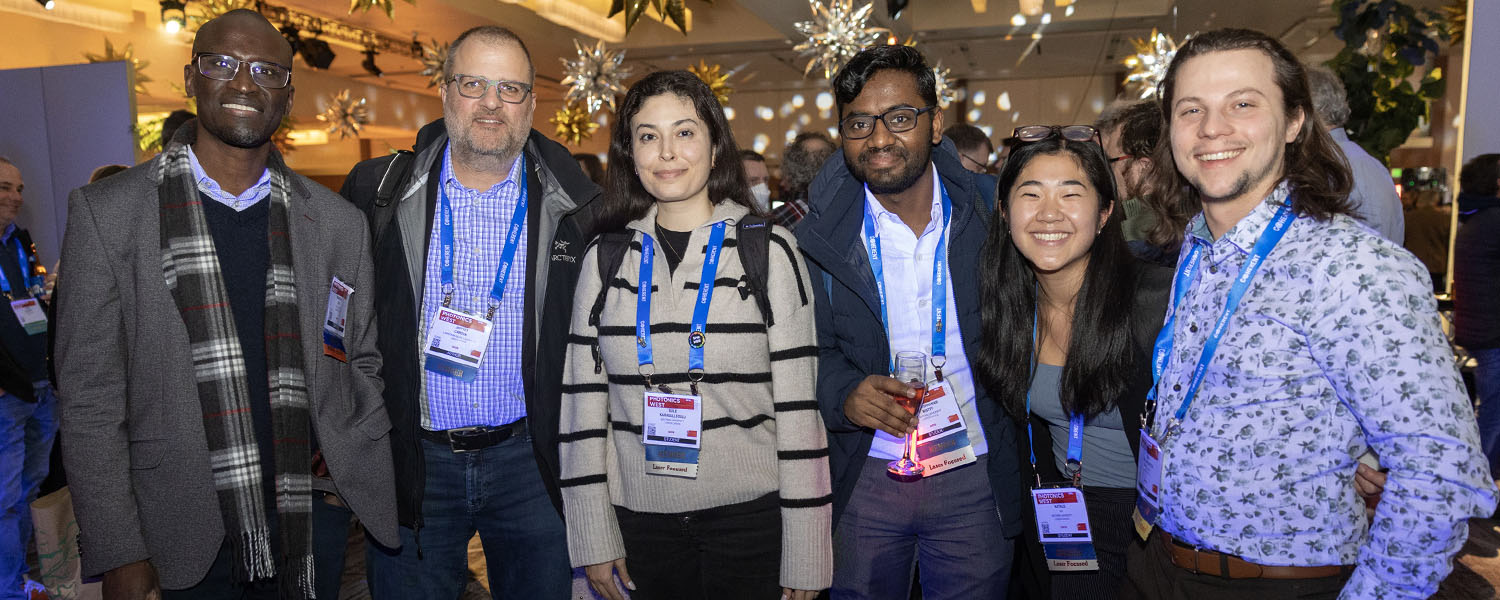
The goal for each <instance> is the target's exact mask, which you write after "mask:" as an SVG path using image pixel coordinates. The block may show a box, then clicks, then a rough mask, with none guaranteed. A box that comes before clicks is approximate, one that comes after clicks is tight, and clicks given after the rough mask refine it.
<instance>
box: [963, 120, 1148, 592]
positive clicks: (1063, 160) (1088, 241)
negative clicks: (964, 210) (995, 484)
mask: <svg viewBox="0 0 1500 600" xmlns="http://www.w3.org/2000/svg"><path fill="white" fill-rule="evenodd" d="M1016 137H1017V138H1019V139H1020V140H1021V142H1022V143H1020V144H1018V145H1017V146H1016V148H1015V149H1014V150H1013V151H1012V152H1011V155H1010V159H1009V160H1007V161H1006V163H1005V166H1004V168H1003V169H1001V171H1000V177H999V190H998V193H997V194H996V197H997V199H998V207H997V210H996V211H995V217H994V218H995V222H994V223H993V224H992V225H991V227H990V233H989V239H988V241H987V243H986V245H985V249H984V260H983V262H982V263H981V264H983V265H984V267H983V269H982V271H981V288H980V289H981V292H982V294H983V296H982V297H983V298H984V302H983V303H982V306H983V308H982V311H983V312H982V317H983V322H984V329H983V330H984V337H983V351H982V352H980V353H978V354H979V356H978V360H976V361H974V364H975V370H976V373H978V374H979V375H980V376H981V377H982V378H983V379H984V381H985V385H986V386H987V387H988V389H989V390H990V393H991V394H992V395H993V396H994V397H995V398H996V399H997V400H998V401H999V402H1001V403H1002V404H1003V405H1004V407H1005V409H1006V410H1007V411H1008V412H1009V413H1010V414H1011V415H1012V416H1014V417H1015V418H1017V419H1018V420H1023V421H1026V422H1027V429H1028V431H1029V432H1031V433H1030V435H1029V438H1030V440H1029V441H1030V443H1031V448H1032V452H1030V453H1029V454H1030V455H1033V456H1035V459H1033V460H1032V464H1033V465H1034V468H1033V471H1034V473H1033V474H1032V475H1031V476H1030V479H1031V480H1032V483H1033V484H1034V485H1039V484H1040V483H1042V482H1062V483H1064V484H1066V485H1069V486H1071V487H1081V489H1082V491H1083V497H1084V500H1085V504H1086V506H1087V514H1088V518H1089V523H1090V528H1091V529H1092V535H1093V547H1094V550H1095V551H1096V553H1097V555H1098V570H1097V571H1076V572H1054V573H1053V574H1052V577H1051V578H1050V579H1051V587H1052V597H1053V598H1115V597H1117V595H1118V593H1119V591H1120V588H1121V586H1122V585H1123V583H1124V581H1125V549H1126V547H1127V546H1128V544H1129V543H1130V542H1131V537H1132V536H1133V535H1134V533H1133V531H1132V527H1131V512H1132V510H1133V507H1134V502H1135V452H1136V451H1137V434H1138V429H1139V427H1140V415H1141V411H1142V408H1143V404H1144V402H1145V397H1146V391H1147V390H1148V389H1149V388H1150V386H1151V373H1150V370H1149V364H1148V361H1149V354H1150V346H1151V343H1152V341H1153V339H1154V337H1155V335H1156V331H1157V329H1158V328H1159V327H1160V325H1161V322H1162V317H1163V314H1164V313H1165V311H1166V296H1167V291H1168V288H1169V286H1170V285H1171V271H1170V270H1167V269H1163V268H1160V267H1152V266H1148V265H1146V264H1145V263H1142V262H1139V261H1138V260H1136V259H1135V258H1134V257H1133V256H1132V255H1131V253H1130V250H1129V248H1128V247H1127V246H1126V243H1125V238H1124V236H1123V234H1122V233H1121V228H1120V221H1121V220H1122V218H1121V217H1123V213H1120V212H1119V211H1118V210H1117V203H1116V199H1117V198H1116V192H1115V189H1114V181H1113V178H1112V177H1111V174H1110V171H1109V163H1108V160H1107V159H1106V158H1105V155H1104V151H1103V149H1102V148H1101V147H1100V146H1099V144H1098V143H1097V139H1098V133H1097V132H1095V131H1094V130H1093V128H1092V127H1088V126H1086V125H1074V126H1068V127H1057V126H1028V127H1021V128H1018V129H1017V130H1016ZM1075 418H1077V419H1078V422H1079V423H1081V424H1082V427H1081V430H1080V432H1081V435H1072V436H1070V424H1072V422H1073V421H1074V419H1075ZM1028 458H1029V457H1028ZM1030 525H1031V526H1033V527H1035V523H1031V524H1030ZM1036 536H1037V533H1036V532H1032V533H1031V537H1032V539H1031V540H1029V541H1031V542H1035V541H1036V539H1035V538H1036ZM1030 548H1031V549H1032V551H1033V552H1036V551H1040V548H1038V547H1037V545H1036V544H1035V543H1032V544H1030Z"/></svg>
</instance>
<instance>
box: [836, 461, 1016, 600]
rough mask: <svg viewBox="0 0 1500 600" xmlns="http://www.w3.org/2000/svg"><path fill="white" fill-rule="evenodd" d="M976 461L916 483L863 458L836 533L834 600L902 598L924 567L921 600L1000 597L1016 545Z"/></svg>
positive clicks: (1008, 574) (880, 463) (966, 599)
mask: <svg viewBox="0 0 1500 600" xmlns="http://www.w3.org/2000/svg"><path fill="white" fill-rule="evenodd" d="M988 458H989V457H988V456H987V455H981V456H980V457H979V461H978V462H976V463H974V464H971V465H968V466H964V467H960V468H958V469H954V470H952V471H948V472H946V473H943V474H940V475H935V476H933V477H927V478H923V479H920V480H916V481H899V480H896V479H894V478H892V477H891V476H890V475H888V474H887V473H886V462H887V461H885V460H880V459H875V458H866V459H865V464H864V467H863V469H862V470H861V472H860V474H859V481H858V482H857V483H856V484H855V487H854V493H853V495H852V496H851V497H850V499H849V505H848V506H846V507H845V508H844V513H843V515H842V516H841V517H840V518H839V522H838V523H837V524H836V527H835V528H834V530H833V556H834V566H833V589H832V590H831V591H832V596H833V598H834V600H854V599H861V600H863V599H892V600H901V599H905V598H907V596H908V595H909V593H910V590H911V580H912V572H913V568H914V567H915V565H917V564H920V565H921V578H920V579H921V586H922V599H923V600H988V599H1003V598H1005V592H1006V586H1007V585H1008V583H1009V581H1010V568H1011V559H1012V557H1013V555H1014V553H1015V546H1014V540H1007V539H1005V534H1004V530H1003V528H1002V527H1001V523H1000V513H999V509H998V508H997V507H996V505H995V496H994V492H993V491H992V490H991V488H990V480H989V476H988V475H987V474H986V469H985V463H986V461H987V460H988Z"/></svg>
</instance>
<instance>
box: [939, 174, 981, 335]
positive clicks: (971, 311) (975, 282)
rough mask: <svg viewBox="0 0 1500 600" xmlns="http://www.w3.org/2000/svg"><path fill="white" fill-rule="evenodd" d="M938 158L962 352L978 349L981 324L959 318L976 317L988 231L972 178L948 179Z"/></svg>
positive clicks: (951, 281)
mask: <svg viewBox="0 0 1500 600" xmlns="http://www.w3.org/2000/svg"><path fill="white" fill-rule="evenodd" d="M938 154H939V153H938V152H936V151H934V152H933V160H934V162H936V163H937V164H938V178H939V179H941V180H942V183H943V186H944V188H946V189H947V190H948V198H949V199H950V200H952V201H953V220H952V222H951V223H949V226H948V235H949V237H950V239H949V240H948V283H949V285H950V286H951V287H952V290H953V291H952V293H953V303H954V308H956V309H957V310H958V314H957V315H953V317H954V318H958V327H959V330H960V331H961V332H962V334H963V339H964V348H966V349H967V348H978V347H979V337H980V330H981V329H982V327H981V323H980V322H979V320H978V319H964V318H961V315H977V314H979V306H978V303H979V253H980V248H982V247H983V246H984V242H985V238H986V237H988V228H987V227H986V226H985V225H986V224H985V223H983V222H982V220H981V219H979V218H978V217H977V214H976V212H975V210H974V207H975V206H976V205H977V204H978V203H979V202H983V200H981V199H980V198H979V197H978V193H977V191H976V190H974V185H973V183H974V181H973V177H972V176H969V177H968V178H967V181H963V180H955V179H954V178H951V177H949V175H952V172H951V171H947V170H946V169H944V168H943V167H945V166H947V165H944V164H942V162H943V161H942V160H940V159H939V158H938V156H937V155H938ZM959 168H960V169H961V168H962V166H961V165H960V166H959ZM968 174H969V172H968V171H967V170H965V171H963V175H968ZM963 175H960V176H959V177H963ZM964 183H968V184H969V185H964Z"/></svg>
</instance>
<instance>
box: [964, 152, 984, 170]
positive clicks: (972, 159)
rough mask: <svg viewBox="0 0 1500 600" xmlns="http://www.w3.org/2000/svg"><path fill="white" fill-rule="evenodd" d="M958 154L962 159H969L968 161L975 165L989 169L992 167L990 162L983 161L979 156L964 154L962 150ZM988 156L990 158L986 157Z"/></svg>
mask: <svg viewBox="0 0 1500 600" xmlns="http://www.w3.org/2000/svg"><path fill="white" fill-rule="evenodd" d="M958 156H959V158H962V159H964V160H967V161H969V162H971V163H974V165H975V166H977V167H979V168H981V169H985V170H988V169H989V168H990V164H989V163H987V162H985V161H982V160H979V159H977V158H974V157H972V156H969V155H967V154H964V153H962V152H959V153H958ZM986 158H988V157H986Z"/></svg>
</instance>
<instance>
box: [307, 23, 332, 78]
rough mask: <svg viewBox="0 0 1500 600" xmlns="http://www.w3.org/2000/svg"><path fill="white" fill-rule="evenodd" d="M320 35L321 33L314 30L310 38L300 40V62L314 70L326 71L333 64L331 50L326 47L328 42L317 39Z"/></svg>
mask: <svg viewBox="0 0 1500 600" xmlns="http://www.w3.org/2000/svg"><path fill="white" fill-rule="evenodd" d="M321 33H323V32H322V31H320V30H316V29H314V30H313V31H312V37H310V38H307V39H305V40H302V44H301V46H302V47H301V50H302V60H304V61H306V62H307V66H309V67H312V68H314V69H327V68H328V65H331V64H333V58H334V54H333V48H330V47H328V42H325V41H323V40H321V39H318V34H321Z"/></svg>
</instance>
